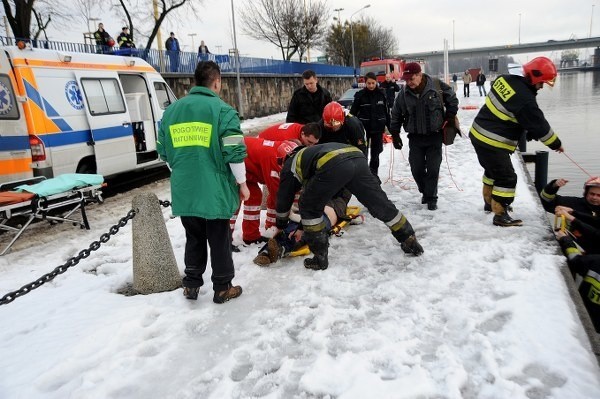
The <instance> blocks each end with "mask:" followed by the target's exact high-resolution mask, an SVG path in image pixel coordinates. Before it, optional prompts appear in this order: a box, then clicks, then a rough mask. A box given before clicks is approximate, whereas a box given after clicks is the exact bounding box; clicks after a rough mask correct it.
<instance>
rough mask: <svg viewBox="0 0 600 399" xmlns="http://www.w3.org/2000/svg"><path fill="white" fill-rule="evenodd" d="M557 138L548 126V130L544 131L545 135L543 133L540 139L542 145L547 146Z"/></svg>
mask: <svg viewBox="0 0 600 399" xmlns="http://www.w3.org/2000/svg"><path fill="white" fill-rule="evenodd" d="M557 139H558V136H557V135H556V134H554V130H552V128H550V131H549V132H548V133H546V135H544V136H543V137H542V138H540V141H541V142H542V143H544V145H546V146H548V147H549V146H550V144H552V143H554V142H555V141H556V140H557Z"/></svg>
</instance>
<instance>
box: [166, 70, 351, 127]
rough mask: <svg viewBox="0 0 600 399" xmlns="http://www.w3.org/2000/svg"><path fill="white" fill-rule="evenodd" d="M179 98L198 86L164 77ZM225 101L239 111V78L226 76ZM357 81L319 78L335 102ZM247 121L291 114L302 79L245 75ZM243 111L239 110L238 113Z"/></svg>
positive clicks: (186, 79)
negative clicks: (287, 112) (291, 104)
mask: <svg viewBox="0 0 600 399" xmlns="http://www.w3.org/2000/svg"><path fill="white" fill-rule="evenodd" d="M163 77H164V78H165V80H166V82H167V83H168V84H169V86H171V89H173V91H174V92H175V94H176V95H177V97H183V96H185V95H186V94H187V93H188V91H189V90H190V88H191V87H193V86H194V77H193V76H192V75H181V74H177V75H174V74H163ZM221 81H222V89H221V98H222V99H223V100H224V101H225V102H226V103H228V104H231V105H232V106H233V107H234V108H235V109H238V100H237V79H236V76H235V74H223V76H222V79H221ZM352 82H353V78H352V77H345V76H319V84H320V85H321V86H323V87H325V88H326V89H327V90H329V92H330V93H331V96H332V97H333V99H334V100H336V99H337V98H338V97H340V96H341V95H342V94H343V93H344V92H345V91H346V90H347V89H349V88H350V87H351V85H352ZM240 84H241V86H242V93H243V95H242V98H243V101H244V102H243V108H244V115H243V116H244V119H250V118H256V117H261V116H267V115H272V114H276V113H279V112H285V111H287V107H288V104H289V103H290V99H291V98H292V94H293V93H294V90H296V89H297V88H299V87H301V86H302V77H301V76H297V75H294V76H291V75H277V76H273V75H269V76H264V75H242V76H241V77H240ZM238 111H239V110H238Z"/></svg>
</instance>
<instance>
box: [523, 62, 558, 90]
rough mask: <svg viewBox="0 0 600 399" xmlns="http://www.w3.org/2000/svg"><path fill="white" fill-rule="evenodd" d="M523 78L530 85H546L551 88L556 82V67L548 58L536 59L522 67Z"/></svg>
mask: <svg viewBox="0 0 600 399" xmlns="http://www.w3.org/2000/svg"><path fill="white" fill-rule="evenodd" d="M523 72H524V74H525V77H526V78H527V79H528V80H529V82H531V84H532V85H534V86H535V85H536V84H538V83H546V84H547V85H548V86H550V87H553V86H554V82H555V80H556V75H557V73H556V66H555V65H554V63H553V62H552V60H551V59H550V58H547V57H536V58H534V59H532V60H531V61H529V62H528V63H526V64H524V65H523Z"/></svg>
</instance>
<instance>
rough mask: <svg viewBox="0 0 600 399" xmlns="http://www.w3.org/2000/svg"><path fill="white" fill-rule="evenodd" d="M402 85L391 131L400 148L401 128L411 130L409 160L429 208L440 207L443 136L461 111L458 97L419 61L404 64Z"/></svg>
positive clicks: (397, 146)
mask: <svg viewBox="0 0 600 399" xmlns="http://www.w3.org/2000/svg"><path fill="white" fill-rule="evenodd" d="M402 79H403V80H405V81H406V85H405V86H403V87H402V89H401V90H400V93H398V97H397V98H396V102H395V103H394V107H393V108H392V120H391V122H390V133H391V134H392V138H393V140H394V147H395V148H396V149H401V148H402V140H401V139H400V128H401V127H404V130H405V131H406V132H407V133H408V140H409V147H410V151H409V153H408V162H409V164H410V170H411V172H412V175H413V177H414V179H415V182H416V183H417V187H418V189H419V192H420V193H421V194H423V197H422V198H421V203H422V204H427V209H429V210H430V211H434V210H436V209H437V199H438V196H437V192H438V179H439V174H440V165H441V163H442V139H443V129H444V126H445V124H452V125H455V118H456V113H457V112H458V99H457V98H456V94H455V93H454V90H452V88H451V87H450V86H448V85H447V84H446V83H444V82H441V81H439V79H437V81H436V78H433V77H431V76H429V75H427V74H425V73H423V72H422V71H421V66H420V65H419V64H418V63H416V62H409V63H408V64H406V66H405V68H404V72H403V74H402Z"/></svg>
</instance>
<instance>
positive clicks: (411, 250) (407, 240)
mask: <svg viewBox="0 0 600 399" xmlns="http://www.w3.org/2000/svg"><path fill="white" fill-rule="evenodd" d="M392 235H393V236H394V238H395V239H396V240H398V242H399V243H400V248H402V250H403V251H404V253H407V254H413V255H415V256H419V255H421V254H422V253H423V252H424V251H423V247H422V246H421V244H419V242H418V241H417V237H415V231H414V230H413V228H412V226H411V224H410V223H409V221H408V220H407V221H406V222H404V224H403V225H402V227H401V228H400V229H399V230H396V231H392Z"/></svg>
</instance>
